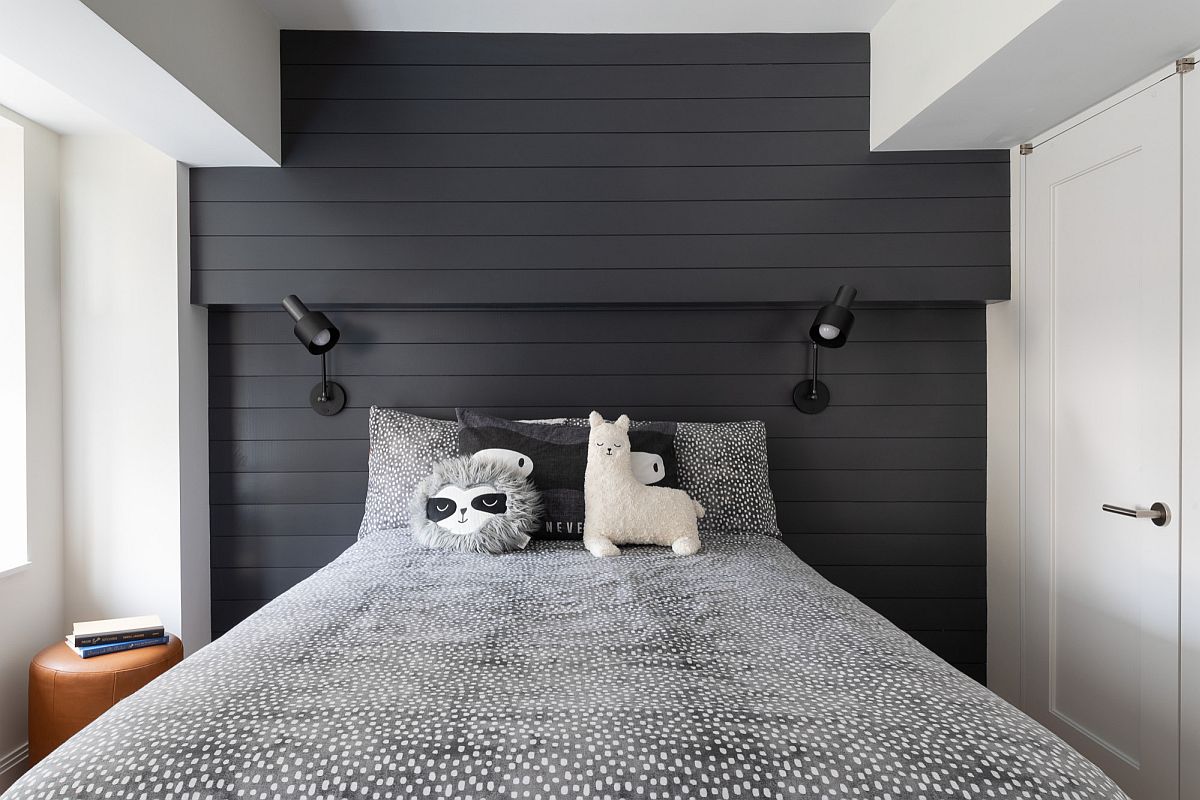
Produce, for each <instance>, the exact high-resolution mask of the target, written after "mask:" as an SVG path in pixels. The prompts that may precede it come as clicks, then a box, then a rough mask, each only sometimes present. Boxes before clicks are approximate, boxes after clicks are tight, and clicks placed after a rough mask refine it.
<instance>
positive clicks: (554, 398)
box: [209, 372, 987, 408]
mask: <svg viewBox="0 0 1200 800" xmlns="http://www.w3.org/2000/svg"><path fill="white" fill-rule="evenodd" d="M625 374H628V373H625ZM822 374H823V375H825V383H826V384H827V385H828V386H829V387H830V389H831V391H833V392H835V393H836V397H837V402H838V404H839V405H844V406H860V405H867V406H899V405H922V406H932V405H981V404H983V403H984V402H985V401H986V393H987V376H986V375H984V374H979V373H972V374H965V375H954V374H925V373H914V374H913V375H903V374H888V375H878V374H871V375H861V374H859V375H839V376H838V377H837V379H836V380H835V379H834V377H833V376H834V375H835V374H836V373H833V372H829V373H822ZM335 377H336V379H337V381H338V383H339V385H340V386H341V387H342V388H343V390H344V391H345V394H346V404H347V406H348V407H350V408H361V407H370V406H372V405H379V406H385V407H388V406H395V405H403V404H413V405H419V406H435V407H436V406H449V405H451V404H453V403H455V402H459V403H465V404H467V405H470V403H469V401H470V400H472V399H486V400H487V401H488V402H491V403H510V404H518V403H522V402H526V401H527V400H528V399H529V398H530V397H537V398H538V401H539V402H544V403H550V404H554V405H566V406H580V405H587V404H592V405H603V406H610V407H611V406H619V405H622V404H626V403H631V404H632V403H636V404H638V405H643V406H674V405H682V404H685V403H692V402H695V401H696V398H698V397H703V399H704V401H705V402H706V403H711V404H713V405H723V406H732V405H744V406H757V405H781V404H786V403H790V402H791V400H792V394H793V391H794V389H795V387H796V386H797V385H799V384H802V383H804V382H805V381H807V380H809V377H808V376H807V375H804V374H801V373H795V374H792V375H786V374H785V375H719V376H712V375H641V376H639V377H638V379H637V380H636V381H635V382H633V385H632V386H629V385H625V382H624V381H621V382H614V381H613V379H612V377H611V376H610V375H603V374H596V373H591V374H585V375H552V376H546V375H532V376H531V375H520V374H514V375H486V376H474V375H468V376H460V375H438V376H434V377H420V376H365V375H363V376H358V375H340V374H338V375H335ZM315 382H316V378H315V377H314V376H312V375H308V376H283V377H280V376H266V377H264V376H257V377H252V376H239V377H224V376H217V375H214V376H213V377H211V378H210V379H209V407H210V408H308V406H309V400H308V395H309V391H310V390H311V389H312V387H313V385H314V384H315Z"/></svg>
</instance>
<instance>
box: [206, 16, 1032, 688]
mask: <svg viewBox="0 0 1200 800" xmlns="http://www.w3.org/2000/svg"><path fill="white" fill-rule="evenodd" d="M282 53H283V61H284V64H283V92H284V100H283V119H284V130H285V136H284V140H285V157H286V162H285V165H284V167H283V168H282V169H205V170H200V169H197V170H193V171H192V191H193V195H192V201H193V202H192V209H193V219H192V230H193V299H194V301H195V302H197V303H201V304H204V305H208V306H210V309H211V311H212V313H211V315H210V393H211V396H210V401H211V438H212V445H211V447H212V451H211V456H212V476H211V477H212V504H213V505H212V535H213V538H212V565H213V572H212V575H213V625H214V633H215V634H217V635H219V634H221V633H223V632H224V631H225V630H228V629H229V628H230V627H232V625H234V624H236V623H237V622H238V621H239V620H240V619H242V618H243V617H245V616H246V615H247V614H248V613H250V612H251V611H252V610H253V609H254V608H256V607H258V606H260V605H262V604H263V603H264V602H266V601H267V600H269V599H270V598H272V597H274V596H275V595H277V594H278V593H279V592H280V591H282V590H284V589H285V588H287V587H288V586H290V585H292V584H293V583H295V582H296V581H298V580H300V579H301V578H303V577H304V576H306V575H308V574H311V573H312V572H313V571H314V570H315V569H317V568H319V567H320V566H322V565H323V564H325V563H327V562H328V561H329V560H330V559H331V558H333V557H334V556H335V555H337V553H339V552H340V551H341V550H342V549H344V548H345V547H346V546H347V545H348V544H350V543H351V542H352V541H353V536H354V532H355V530H356V529H357V526H358V521H359V519H360V517H361V514H362V498H363V495H364V492H365V486H366V473H365V469H366V449H367V443H366V440H365V434H366V408H367V407H368V406H369V405H371V404H372V403H378V404H381V405H392V406H398V407H404V408H408V409H411V410H413V411H415V412H417V413H424V414H428V415H431V416H450V415H452V413H453V407H454V406H456V405H468V406H475V407H482V408H486V409H489V410H491V411H494V412H498V413H501V414H506V415H511V416H516V417H536V416H562V415H578V414H585V413H586V412H587V411H590V410H591V409H592V408H593V407H598V408H600V410H602V411H606V412H608V413H611V414H616V413H619V412H626V413H629V414H631V415H633V416H635V417H641V418H653V419H681V420H722V419H741V418H751V417H753V418H759V419H764V420H765V421H766V423H767V426H768V434H769V447H770V456H771V465H772V474H771V479H772V486H773V488H774V491H775V494H776V497H777V499H778V501H779V511H780V521H781V526H782V528H783V530H784V531H785V534H786V540H787V543H788V545H789V546H790V547H792V549H793V550H795V551H796V552H797V553H798V554H799V555H800V556H801V557H803V558H805V560H807V561H808V562H809V563H811V564H813V565H814V566H816V567H817V568H818V569H820V570H821V571H822V572H823V573H824V574H825V575H826V576H828V577H829V578H830V579H831V580H833V581H834V582H836V583H838V584H839V585H841V586H843V587H845V588H846V589H848V590H850V591H851V592H853V593H855V594H857V595H858V596H859V597H862V598H863V599H864V600H865V601H866V602H868V603H869V604H870V605H872V606H874V607H875V608H877V609H879V610H880V611H881V612H883V613H884V614H885V615H887V616H888V617H890V618H891V619H893V620H894V621H895V622H896V623H897V624H899V625H900V626H901V627H903V628H905V629H906V630H909V631H910V632H912V634H913V635H914V636H916V637H917V638H918V639H920V640H921V641H923V642H925V643H926V644H928V645H929V646H930V647H931V648H933V649H934V650H935V651H936V652H938V653H939V654H941V655H942V656H944V657H945V658H947V660H949V661H951V662H952V663H955V664H956V665H958V666H959V667H960V668H962V669H964V670H965V671H967V672H969V673H970V674H973V675H975V676H977V677H982V673H983V662H984V639H985V637H984V627H985V619H986V611H985V597H984V589H985V586H984V557H985V546H984V536H983V533H984V502H983V501H984V475H985V473H984V466H985V455H986V453H985V440H984V434H985V429H984V426H985V406H984V402H985V388H986V387H985V353H984V322H983V309H982V303H983V302H986V301H988V300H993V299H1000V298H1004V297H1007V294H1008V281H1009V279H1008V247H1009V244H1008V199H1007V197H1008V163H1007V160H1008V156H1007V153H1005V152H992V151H983V152H953V153H931V152H924V153H889V154H872V153H870V152H868V149H867V131H866V128H867V117H868V98H867V90H868V85H869V78H868V64H867V58H868V52H867V37H866V36H864V35H843V34H822V35H758V34H756V35H728V36H727V35H720V36H692V35H681V36H657V35H655V36H617V35H604V36H543V35H480V34H469V35H468V34H403V33H386V34H385V33H331V32H285V33H284V35H283V47H282ZM840 283H852V284H855V285H857V286H858V287H859V289H860V300H862V302H863V305H862V306H861V307H860V311H859V322H858V326H857V327H856V329H855V331H854V336H853V339H852V341H851V343H850V344H849V345H847V346H846V347H845V348H844V349H842V350H840V351H836V352H828V351H827V352H826V354H825V357H823V358H822V370H823V372H826V373H828V383H829V385H830V388H831V390H832V393H833V405H832V407H831V408H830V409H829V410H828V411H826V412H825V413H824V414H821V415H819V416H812V417H809V416H805V415H802V414H800V413H798V412H797V411H795V410H794V409H793V408H792V407H791V405H790V393H791V388H792V386H793V385H794V384H795V383H796V381H798V380H800V379H801V378H802V377H803V376H804V375H805V374H806V371H807V369H808V352H807V350H806V348H805V347H804V345H803V342H804V339H805V329H806V327H807V324H808V322H809V321H810V319H811V314H812V312H811V310H800V307H801V306H805V307H807V308H811V307H812V306H813V305H815V304H817V303H819V302H821V301H823V300H826V299H828V298H829V297H831V296H832V293H833V291H834V290H835V289H836V288H837V286H838V285H839V284H840ZM289 292H296V293H298V294H299V295H300V296H301V297H303V298H304V299H305V300H306V301H308V302H309V303H310V304H312V305H318V306H325V307H327V308H328V307H334V308H337V309H340V310H337V311H332V312H331V316H333V317H334V319H335V321H336V322H337V323H338V324H339V325H340V326H341V327H342V330H343V340H342V343H341V344H340V345H339V346H338V347H337V348H336V349H335V350H334V351H333V353H332V358H331V361H330V366H331V369H332V371H333V373H334V376H335V377H336V378H337V380H339V381H340V382H341V383H342V384H343V385H344V386H345V387H346V390H347V393H348V395H349V406H348V408H347V409H346V410H345V411H344V412H343V413H342V414H340V415H339V416H337V417H333V418H323V417H319V416H318V415H316V414H315V413H313V412H312V411H311V410H310V409H308V407H307V392H308V389H309V388H310V387H311V385H312V384H313V383H314V382H315V379H316V375H317V370H318V369H319V363H318V362H317V360H316V359H313V358H312V357H310V356H308V355H307V353H306V352H305V351H304V350H303V348H302V347H300V345H299V344H298V343H296V342H295V340H294V339H293V338H292V337H291V331H290V323H289V321H288V319H287V317H286V315H284V314H283V312H282V311H277V310H275V309H276V308H277V305H276V304H277V303H278V300H279V298H281V297H282V296H283V295H284V294H287V293H289Z"/></svg>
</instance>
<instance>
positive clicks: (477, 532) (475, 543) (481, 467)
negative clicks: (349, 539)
mask: <svg viewBox="0 0 1200 800" xmlns="http://www.w3.org/2000/svg"><path fill="white" fill-rule="evenodd" d="M409 515H410V517H411V518H412V529H413V538H414V539H416V540H417V542H419V543H420V544H422V545H424V546H425V547H429V548H435V549H442V550H454V551H456V552H459V553H491V554H496V555H498V554H500V553H507V552H510V551H512V550H521V549H524V547H525V545H527V544H529V538H530V537H529V534H531V533H533V532H534V531H536V530H537V528H538V526H539V525H540V524H541V515H542V500H541V497H539V496H538V492H537V489H535V488H533V484H532V483H531V482H530V481H529V478H527V477H525V476H524V475H522V474H521V472H519V471H518V470H515V469H512V468H511V467H509V466H508V465H507V464H503V463H501V462H499V461H493V460H489V459H482V460H479V459H474V458H467V457H465V456H455V457H454V458H448V459H446V460H445V461H439V462H438V463H436V464H434V465H433V471H432V472H431V473H430V474H429V477H427V478H425V479H424V480H423V481H421V482H420V483H419V484H418V485H417V489H416V491H415V492H413V496H412V501H411V502H410V503H409Z"/></svg>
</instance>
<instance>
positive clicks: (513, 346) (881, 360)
mask: <svg viewBox="0 0 1200 800" xmlns="http://www.w3.org/2000/svg"><path fill="white" fill-rule="evenodd" d="M810 349H811V348H809V347H803V346H799V345H798V344H796V343H793V342H751V343H730V344H725V343H721V342H711V343H705V344H701V345H697V344H693V343H690V342H678V343H677V342H664V343H661V344H659V343H650V342H595V343H593V342H567V343H560V342H523V343H507V342H505V343H498V344H492V343H489V342H487V341H481V342H473V343H466V342H464V343H450V344H442V343H429V344H425V343H421V344H350V343H347V344H339V345H338V346H337V347H336V348H335V349H334V350H332V351H331V352H330V353H329V354H328V356H327V358H328V363H329V370H330V374H331V375H334V376H338V375H341V376H350V375H362V376H376V377H377V376H381V375H401V376H403V375H408V376H414V375H418V376H419V375H428V376H445V375H473V376H476V375H495V376H508V377H511V376H522V375H571V376H586V375H593V376H602V375H770V374H784V375H788V376H797V375H807V374H809V370H810V364H809V358H810V356H811V353H810ZM208 352H209V355H208V358H209V371H210V373H211V374H212V375H213V376H223V375H244V376H250V375H274V376H288V375H292V376H300V377H310V376H312V374H313V370H314V368H317V369H319V366H320V365H319V363H318V360H317V359H314V358H313V357H312V356H311V355H310V354H309V353H308V351H306V350H305V349H304V348H303V347H301V346H300V345H299V344H298V343H296V342H293V343H290V344H286V343H284V344H242V345H220V344H218V345H210V346H209V349H208ZM984 354H985V343H984V342H856V343H855V344H854V346H852V347H844V348H840V349H838V350H836V351H832V352H830V351H826V352H825V353H822V354H821V355H822V356H823V358H821V359H820V365H819V366H820V372H821V374H822V375H830V376H832V375H850V374H862V373H870V374H889V373H892V374H903V375H916V374H921V373H928V374H937V375H946V374H960V373H978V372H981V371H982V370H981V369H980V367H981V366H982V365H983V358H984ZM712 382H713V383H719V381H712ZM498 388H499V387H498ZM525 395H526V397H529V398H534V397H538V396H539V395H538V394H537V393H536V392H533V391H528V392H526V393H525ZM784 399H785V400H786V397H785V398H784ZM592 402H595V401H592ZM627 402H628V401H627ZM546 404H551V403H549V402H547V403H546ZM717 404H721V403H717ZM368 405H369V403H368ZM566 405H574V403H568V404H566ZM728 405H733V404H728Z"/></svg>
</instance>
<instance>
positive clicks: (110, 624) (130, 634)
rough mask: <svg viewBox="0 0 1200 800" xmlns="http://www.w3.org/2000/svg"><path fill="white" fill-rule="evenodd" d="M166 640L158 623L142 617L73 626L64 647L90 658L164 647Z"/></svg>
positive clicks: (157, 619)
mask: <svg viewBox="0 0 1200 800" xmlns="http://www.w3.org/2000/svg"><path fill="white" fill-rule="evenodd" d="M169 640H170V638H169V637H168V636H167V634H166V631H165V630H163V624H162V620H161V619H159V618H158V616H157V615H155V614H151V615H150V616H146V617H122V618H121V619H98V620H94V621H92V622H76V623H75V625H74V630H73V631H72V632H71V633H70V634H69V635H68V636H67V646H68V647H70V648H71V649H72V650H74V651H75V653H76V654H77V655H78V656H79V657H80V658H91V657H92V656H102V655H105V654H106V653H119V652H121V651H122V650H134V649H136V648H138V647H152V646H154V645H157V644H166V643H167V642H168V641H169Z"/></svg>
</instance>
